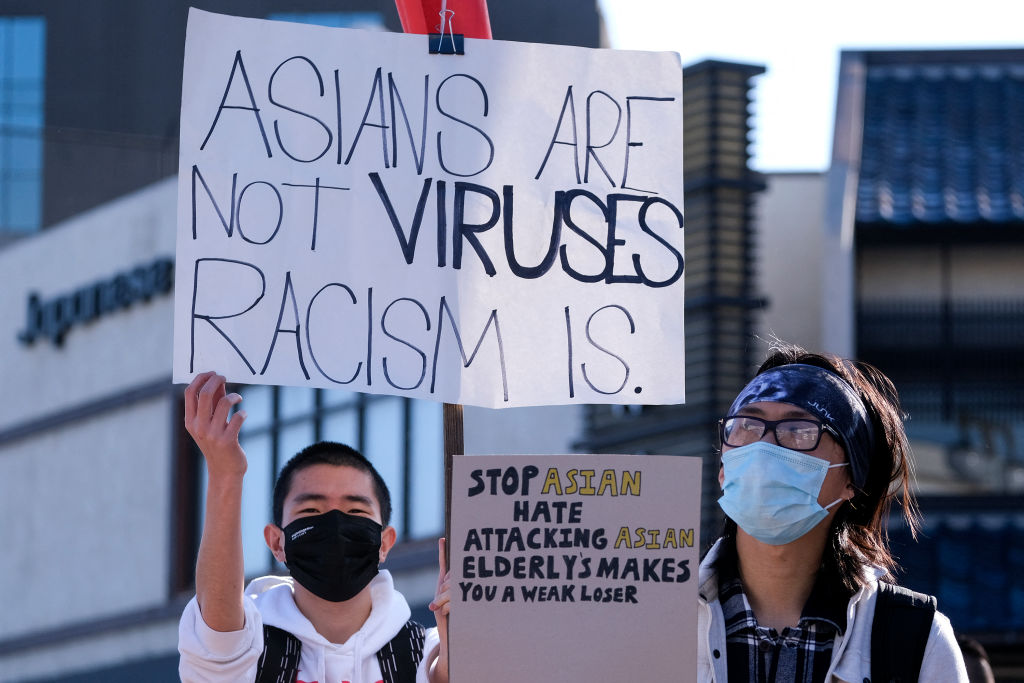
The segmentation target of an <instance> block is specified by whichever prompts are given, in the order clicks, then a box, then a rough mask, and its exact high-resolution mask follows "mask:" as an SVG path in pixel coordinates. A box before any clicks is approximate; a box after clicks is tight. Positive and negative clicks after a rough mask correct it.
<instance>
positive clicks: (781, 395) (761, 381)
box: [729, 363, 874, 488]
mask: <svg viewBox="0 0 1024 683" xmlns="http://www.w3.org/2000/svg"><path fill="white" fill-rule="evenodd" d="M760 401H769V402H773V403H788V404H790V405H794V406H796V407H798V408H802V409H804V410H806V411H807V412H809V413H810V414H811V415H814V416H815V417H816V418H818V419H819V420H821V421H822V422H826V423H828V424H829V425H830V426H831V427H832V428H833V429H835V430H836V431H837V432H839V436H840V440H841V442H842V443H841V444H840V445H842V447H843V450H844V451H846V457H847V458H849V460H850V471H851V474H852V475H853V483H854V484H856V485H857V486H858V487H859V488H864V483H865V482H866V481H867V478H868V463H869V461H870V458H871V446H872V444H873V443H874V430H873V429H872V427H871V419H870V418H869V417H868V413H867V410H866V409H865V408H864V402H863V401H861V398H860V395H858V393H857V392H856V391H855V390H854V388H853V387H851V386H850V385H849V383H847V381H846V380H844V379H843V378H842V377H840V376H839V375H836V374H835V373H832V372H829V371H828V370H825V369H824V368H819V367H817V366H814V365H804V364H801V363H792V364H790V365H780V366H779V367H776V368H772V369H771V370H766V371H765V372H762V373H761V374H760V375H758V376H757V377H755V378H754V379H752V380H750V382H749V383H748V384H747V386H745V387H743V391H741V392H740V393H739V395H738V396H737V397H736V400H735V401H733V402H732V406H730V407H729V415H735V414H736V413H737V412H739V410H740V409H741V408H743V406H745V405H748V404H750V403H757V402H760Z"/></svg>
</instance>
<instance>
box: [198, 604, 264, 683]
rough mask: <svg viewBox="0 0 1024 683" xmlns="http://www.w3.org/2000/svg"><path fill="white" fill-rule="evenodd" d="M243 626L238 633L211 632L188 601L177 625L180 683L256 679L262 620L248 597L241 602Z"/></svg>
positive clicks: (223, 682)
mask: <svg viewBox="0 0 1024 683" xmlns="http://www.w3.org/2000/svg"><path fill="white" fill-rule="evenodd" d="M244 605H245V626H244V627H243V628H242V630H240V631H228V632H221V631H214V630H213V629H211V628H210V627H209V626H207V625H206V622H205V621H203V615H202V614H201V613H200V611H199V603H198V602H196V599H195V598H192V600H190V601H189V603H188V605H186V606H185V611H184V612H182V615H181V621H180V622H179V623H178V652H179V653H180V654H181V659H180V660H179V662H178V674H179V675H180V676H181V680H182V683H238V681H253V680H256V665H257V662H258V661H259V658H260V654H262V652H263V620H262V619H261V618H260V613H259V610H257V609H256V605H255V604H254V603H253V601H252V600H251V599H249V598H248V597H246V598H245V600H244Z"/></svg>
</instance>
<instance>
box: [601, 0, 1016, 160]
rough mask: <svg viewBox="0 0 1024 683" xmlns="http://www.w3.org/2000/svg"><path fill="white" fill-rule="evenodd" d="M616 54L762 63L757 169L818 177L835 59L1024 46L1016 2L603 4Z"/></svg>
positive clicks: (828, 141) (757, 89) (827, 148)
mask: <svg viewBox="0 0 1024 683" xmlns="http://www.w3.org/2000/svg"><path fill="white" fill-rule="evenodd" d="M599 3H600V5H601V7H602V9H603V12H604V17H605V23H606V27H607V31H608V37H609V40H610V42H611V47H613V48H617V49H624V50H671V51H673V52H678V53H679V55H680V58H681V60H682V64H683V66H689V65H690V64H694V63H696V62H699V61H702V60H704V59H720V60H725V61H735V62H743V63H747V64H759V65H762V66H765V67H767V73H765V74H764V75H762V76H758V77H756V78H755V79H754V81H753V82H754V90H753V100H754V105H753V108H752V112H753V114H754V120H753V125H754V135H753V145H752V147H751V153H752V155H753V159H752V166H753V167H754V168H755V169H756V170H759V171H822V170H825V169H826V168H828V165H829V159H830V157H831V152H832V124H833V112H834V109H835V98H836V75H837V73H838V70H839V53H840V51H841V50H844V49H847V50H850V49H906V48H1024V1H1020V0H971V1H970V2H968V1H967V0H957V1H950V0H930V1H927V2H926V1H924V0H858V2H856V3H839V2H832V1H830V0H599Z"/></svg>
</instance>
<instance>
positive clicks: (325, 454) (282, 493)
mask: <svg viewBox="0 0 1024 683" xmlns="http://www.w3.org/2000/svg"><path fill="white" fill-rule="evenodd" d="M313 465H334V466H335V467H352V468H355V469H357V470H359V471H360V472H366V473H367V474H369V475H370V478H371V479H372V480H373V493H374V495H375V496H376V497H377V503H378V504H379V505H380V517H381V523H382V524H383V525H384V526H387V525H388V523H389V522H390V521H391V493H390V492H389V491H388V485H387V484H385V483H384V478H383V477H381V476H380V473H379V472H377V469H376V468H375V467H374V466H373V463H371V462H370V461H369V460H367V458H366V456H364V455H363V454H362V453H360V452H359V451H357V450H356V449H354V448H352V447H350V446H346V445H345V444H342V443H336V442H334V441H318V442H317V443H314V444H312V445H309V446H306V447H305V448H303V449H302V450H301V451H299V452H298V453H296V454H295V455H294V456H292V459H291V460H289V461H288V462H287V463H286V464H285V466H284V467H283V468H281V472H280V474H278V475H277V482H276V483H275V484H274V524H276V525H277V526H282V522H283V521H284V501H285V499H286V498H287V497H288V493H289V492H290V491H291V487H292V479H293V478H294V477H295V473H296V472H298V471H300V470H304V469H306V468H307V467H312V466H313Z"/></svg>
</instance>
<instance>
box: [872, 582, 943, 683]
mask: <svg viewBox="0 0 1024 683" xmlns="http://www.w3.org/2000/svg"><path fill="white" fill-rule="evenodd" d="M935 607H936V600H935V597H934V596H931V595H925V594H924V593H918V592H916V591H912V590H910V589H907V588H903V587H901V586H895V585H893V584H891V583H883V582H879V584H878V597H877V600H876V602H875V616H874V621H873V623H872V626H871V681H872V683H912V682H915V681H917V680H918V677H919V675H920V673H921V662H922V660H923V659H924V649H925V646H926V645H927V644H928V635H929V633H930V632H931V627H932V617H934V616H935Z"/></svg>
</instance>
